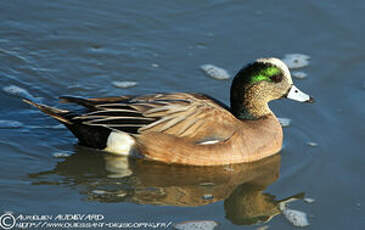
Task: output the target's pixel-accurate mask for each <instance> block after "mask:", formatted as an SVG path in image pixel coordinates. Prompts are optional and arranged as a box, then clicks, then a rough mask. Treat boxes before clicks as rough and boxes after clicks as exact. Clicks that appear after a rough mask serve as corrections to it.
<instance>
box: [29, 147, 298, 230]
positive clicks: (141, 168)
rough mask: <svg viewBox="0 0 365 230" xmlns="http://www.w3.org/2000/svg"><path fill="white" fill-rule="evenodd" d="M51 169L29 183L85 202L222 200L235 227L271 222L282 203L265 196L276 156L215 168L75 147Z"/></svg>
mask: <svg viewBox="0 0 365 230" xmlns="http://www.w3.org/2000/svg"><path fill="white" fill-rule="evenodd" d="M75 151H76V153H75V154H73V155H71V156H70V157H68V158H66V159H64V161H60V162H59V163H57V165H56V167H55V169H53V170H49V171H44V172H39V173H34V174H29V175H28V176H29V178H31V180H32V181H33V182H32V184H33V185H55V186H67V187H72V188H74V189H75V190H77V191H78V192H80V194H83V195H84V197H85V200H89V201H98V202H133V203H137V204H152V205H167V206H180V207H196V206H203V205H208V204H211V203H214V202H217V201H221V200H224V209H225V214H226V218H227V219H229V220H230V221H231V222H232V223H234V224H237V225H250V224H257V223H264V222H268V221H270V220H271V219H272V218H273V217H274V216H276V215H278V214H280V210H279V204H280V203H281V202H289V201H292V200H297V199H302V198H303V197H304V193H300V194H296V195H293V196H291V197H288V198H286V199H283V200H276V199H275V196H274V195H271V194H267V193H264V191H265V189H266V188H267V186H269V185H270V184H272V183H274V182H275V181H276V180H277V179H278V178H279V171H280V155H279V154H277V155H275V156H272V157H269V158H267V159H264V160H261V161H259V162H255V163H250V164H236V165H230V166H217V167H191V166H180V165H167V164H162V163H158V162H151V161H145V160H140V159H138V160H136V159H128V158H126V157H122V156H115V155H109V154H100V152H96V151H94V150H90V149H86V148H81V147H77V148H76V150H75Z"/></svg>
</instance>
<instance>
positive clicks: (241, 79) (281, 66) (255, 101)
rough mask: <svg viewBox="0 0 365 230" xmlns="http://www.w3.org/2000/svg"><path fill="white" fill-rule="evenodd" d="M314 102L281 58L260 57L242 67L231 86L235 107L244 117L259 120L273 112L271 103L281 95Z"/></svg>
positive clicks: (235, 113) (236, 114) (236, 112)
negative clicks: (295, 81) (296, 84)
mask: <svg viewBox="0 0 365 230" xmlns="http://www.w3.org/2000/svg"><path fill="white" fill-rule="evenodd" d="M284 97H285V98H288V99H292V100H295V101H299V102H309V103H313V102H314V100H313V98H312V97H310V96H309V95H307V94H305V93H303V92H302V91H300V90H299V89H298V88H297V87H295V86H294V84H293V80H292V78H291V75H290V71H289V69H288V67H287V66H286V64H285V63H284V62H283V61H281V60H280V59H278V58H273V57H270V58H259V59H257V60H256V61H255V62H253V63H250V64H248V65H247V66H245V67H244V68H242V69H241V70H240V71H239V72H238V73H237V75H236V76H235V77H234V79H233V82H232V86H231V110H232V113H233V114H234V115H235V116H236V117H238V118H241V119H259V118H261V117H263V116H265V115H268V114H271V110H270V109H269V107H268V105H267V104H268V102H270V101H272V100H276V99H280V98H284Z"/></svg>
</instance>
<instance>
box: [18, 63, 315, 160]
mask: <svg viewBox="0 0 365 230" xmlns="http://www.w3.org/2000/svg"><path fill="white" fill-rule="evenodd" d="M230 96H231V97H230V100H231V107H228V106H225V105H224V104H223V103H221V102H219V101H217V100H216V99H214V98H212V97H210V96H207V95H203V94H197V93H168V94H162V93H158V94H150V95H143V96H119V97H107V98H89V99H86V98H80V97H70V96H64V97H61V99H62V101H63V102H71V103H77V104H79V105H81V106H83V107H84V108H85V110H84V112H76V111H68V110H60V109H57V108H53V107H49V106H46V105H41V104H36V103H34V102H31V101H29V100H26V99H25V100H24V101H25V102H27V103H29V104H31V105H33V106H35V107H37V108H38V109H40V110H41V111H43V112H45V113H46V114H48V115H50V116H52V117H53V118H55V119H57V120H58V121H60V122H61V123H63V124H64V125H65V126H66V127H67V128H68V129H70V130H71V132H72V133H73V134H74V135H75V136H76V137H77V138H78V139H79V143H80V144H81V145H86V146H89V147H93V148H97V149H101V150H105V151H108V152H112V153H115V154H121V155H129V156H131V155H133V156H138V157H144V158H146V159H150V160H156V161H162V162H166V163H176V164H186V165H202V166H203V165H224V164H233V163H242V162H252V161H257V160H260V159H262V158H265V157H268V156H271V155H273V154H275V153H277V152H279V151H280V149H281V147H282V140H283V132H282V128H281V126H280V123H279V121H278V119H277V118H276V117H275V115H274V114H273V113H272V111H271V110H270V108H269V106H268V102H270V101H272V100H276V99H280V98H283V97H286V98H289V99H293V100H297V101H300V102H313V99H312V98H311V97H310V96H308V95H307V94H305V93H303V92H301V91H300V90H299V89H297V88H296V87H295V86H294V85H293V81H292V79H291V75H290V72H289V69H288V67H287V66H286V65H285V64H284V62H282V61H281V60H280V59H277V58H260V59H257V60H256V61H255V62H253V63H251V64H249V65H247V66H246V67H244V68H242V69H241V70H240V71H239V72H238V73H237V75H236V76H235V77H234V79H233V82H232V86H231V95H230Z"/></svg>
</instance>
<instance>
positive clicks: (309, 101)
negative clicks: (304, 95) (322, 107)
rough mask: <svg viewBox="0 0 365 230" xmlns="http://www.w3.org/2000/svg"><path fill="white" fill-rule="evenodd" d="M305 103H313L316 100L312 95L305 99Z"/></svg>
mask: <svg viewBox="0 0 365 230" xmlns="http://www.w3.org/2000/svg"><path fill="white" fill-rule="evenodd" d="M306 102H307V103H314V102H316V101H315V100H314V98H313V97H309V99H308V100H307V101H306Z"/></svg>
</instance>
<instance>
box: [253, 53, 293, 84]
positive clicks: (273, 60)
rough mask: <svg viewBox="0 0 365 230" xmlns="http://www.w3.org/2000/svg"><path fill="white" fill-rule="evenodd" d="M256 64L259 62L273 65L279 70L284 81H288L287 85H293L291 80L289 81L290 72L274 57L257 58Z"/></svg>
mask: <svg viewBox="0 0 365 230" xmlns="http://www.w3.org/2000/svg"><path fill="white" fill-rule="evenodd" d="M256 61H257V62H261V63H269V64H271V65H274V66H276V67H278V68H280V69H281V70H282V71H283V73H284V75H285V77H286V79H287V80H288V82H289V84H293V80H292V79H291V75H290V71H289V69H288V66H286V64H285V63H284V62H283V61H282V60H280V59H279V58H274V57H269V58H259V59H257V60H256Z"/></svg>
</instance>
